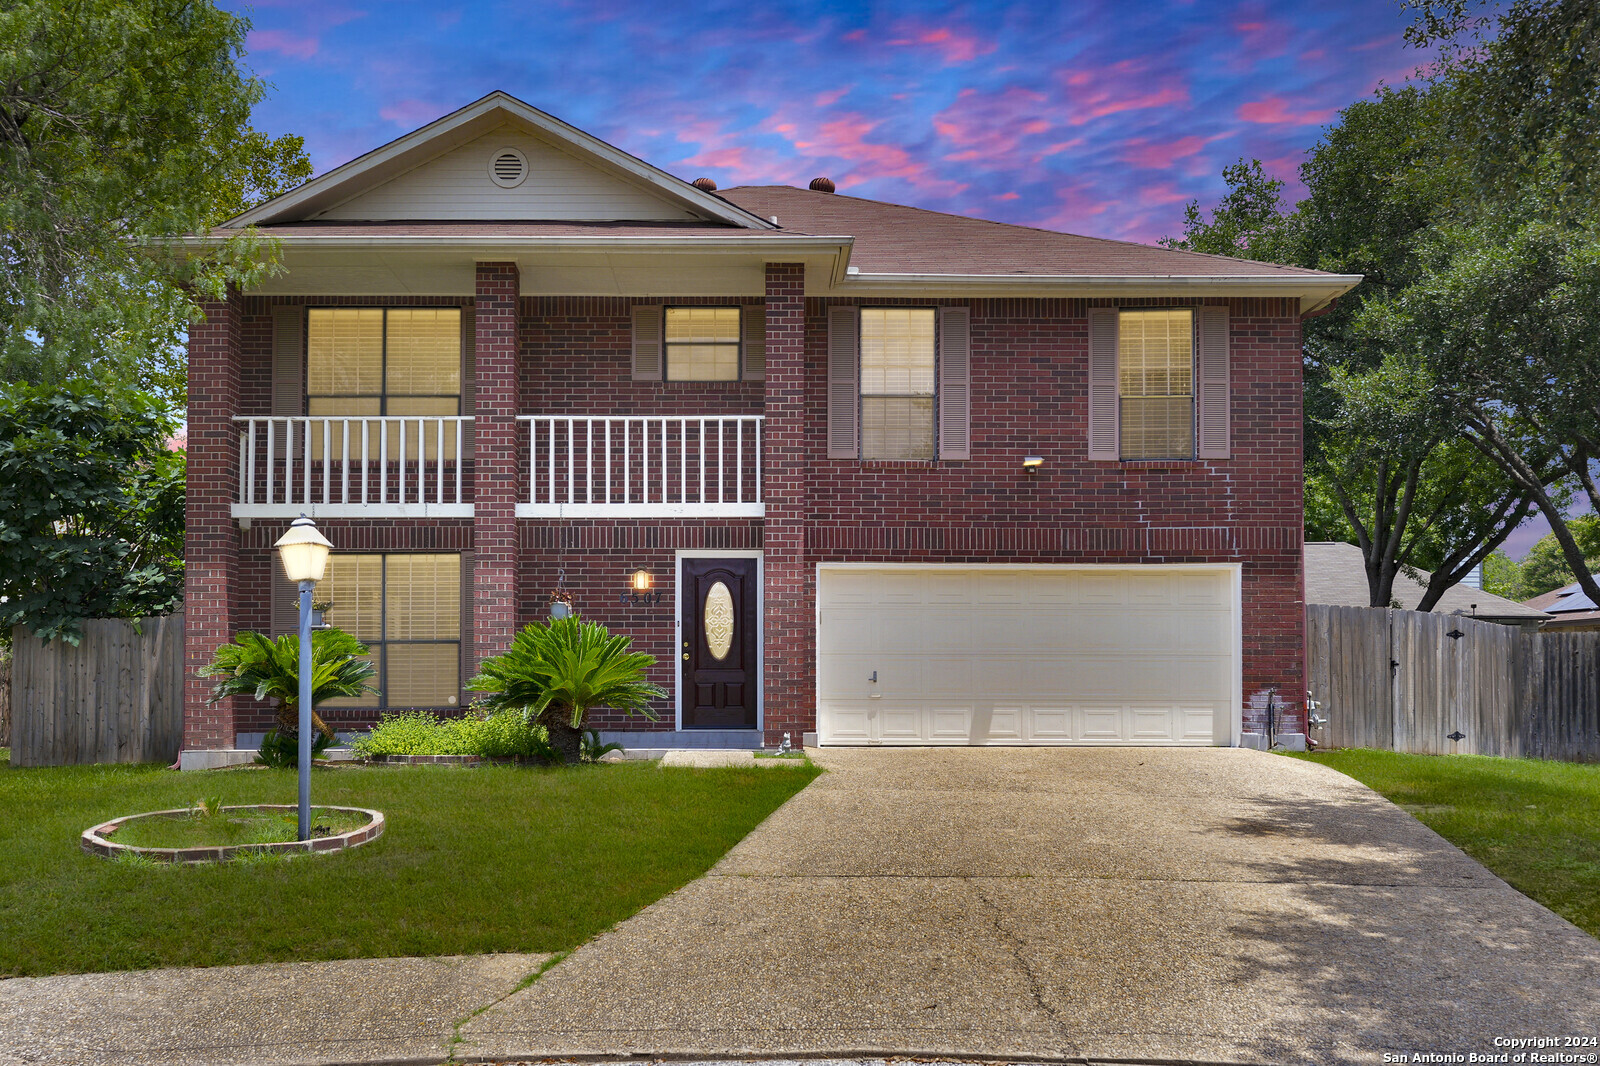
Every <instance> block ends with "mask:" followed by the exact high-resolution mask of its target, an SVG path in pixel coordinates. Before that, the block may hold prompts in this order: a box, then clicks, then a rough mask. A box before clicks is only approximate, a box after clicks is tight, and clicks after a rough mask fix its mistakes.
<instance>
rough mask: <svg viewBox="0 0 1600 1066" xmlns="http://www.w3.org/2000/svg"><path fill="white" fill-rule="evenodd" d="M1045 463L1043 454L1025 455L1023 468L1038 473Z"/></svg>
mask: <svg viewBox="0 0 1600 1066" xmlns="http://www.w3.org/2000/svg"><path fill="white" fill-rule="evenodd" d="M1043 465H1044V456H1042V455H1024V456H1023V457H1022V469H1024V470H1026V471H1027V472H1028V473H1030V474H1037V473H1038V472H1039V468H1040V467H1041V466H1043Z"/></svg>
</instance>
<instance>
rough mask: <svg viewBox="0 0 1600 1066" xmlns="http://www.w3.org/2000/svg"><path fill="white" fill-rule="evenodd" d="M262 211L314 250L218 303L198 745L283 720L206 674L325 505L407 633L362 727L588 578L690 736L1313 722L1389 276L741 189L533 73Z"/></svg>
mask: <svg viewBox="0 0 1600 1066" xmlns="http://www.w3.org/2000/svg"><path fill="white" fill-rule="evenodd" d="M246 225H254V226H257V227H259V228H260V230H261V231H262V232H264V233H267V234H270V235H272V236H273V237H275V238H277V239H278V241H279V242H281V248H282V254H283V262H284V264H285V267H286V269H285V271H284V272H283V273H281V274H279V275H278V276H276V277H273V278H271V279H269V280H268V281H267V282H266V283H264V284H263V285H262V286H261V287H260V288H259V289H257V290H255V291H253V292H249V293H243V294H239V295H236V296H233V297H232V298H230V299H228V300H226V301H222V302H216V303H213V304H210V305H208V306H207V307H206V317H205V319H204V321H202V322H199V323H196V324H195V325H194V326H193V328H192V330H191V334H190V375H189V390H190V408H189V470H190V473H189V493H188V522H189V528H188V542H187V554H188V591H187V615H188V630H187V636H186V640H187V642H188V647H187V660H186V661H187V666H188V669H189V671H190V674H191V680H190V681H189V683H188V689H187V704H186V724H185V747H186V749H188V750H190V751H199V750H201V749H208V748H229V747H233V746H234V745H235V744H236V743H239V742H240V741H243V742H244V743H246V744H248V743H249V742H250V740H251V739H252V734H255V735H259V733H260V732H261V731H262V730H263V729H265V728H268V721H269V720H268V717H267V714H266V712H265V710H264V709H263V708H262V706H261V705H258V704H254V703H252V702H250V701H247V700H232V701H226V702H224V703H221V704H217V705H210V704H207V703H206V702H205V696H206V694H207V685H206V683H205V682H203V681H201V680H199V679H196V678H193V677H192V675H193V672H194V671H195V670H196V669H198V668H199V667H200V666H201V665H202V664H203V663H204V662H206V661H207V659H208V658H209V656H210V654H211V652H212V650H213V649H214V648H215V647H216V646H217V645H218V644H220V643H222V642H224V641H226V640H227V639H229V638H230V636H231V634H232V633H234V632H235V631H237V630H241V629H260V630H271V631H288V630H290V629H292V627H293V625H294V615H293V613H292V611H291V610H290V604H291V602H292V591H291V590H289V589H288V588H287V587H286V586H285V584H284V583H283V582H282V580H281V575H280V574H279V572H278V570H277V567H276V564H275V560H274V556H273V553H272V549H271V545H272V543H273V541H274V540H275V539H276V538H277V537H278V536H279V534H280V533H281V532H282V530H283V529H284V527H285V526H286V525H287V524H288V522H289V521H290V520H291V519H292V518H294V517H295V516H296V515H298V514H300V513H302V512H304V513H307V514H310V515H312V516H313V517H315V518H316V520H317V522H318V525H319V526H320V527H321V528H322V529H323V530H324V531H325V532H326V533H327V535H328V536H329V537H330V538H331V539H332V540H333V542H334V544H335V546H336V550H335V554H334V557H333V560H332V562H331V564H330V571H329V576H328V578H327V580H326V581H325V582H324V584H323V586H322V587H321V588H319V598H328V599H331V600H332V601H334V607H333V609H332V613H331V618H332V620H333V621H334V622H335V623H336V624H338V625H340V626H342V627H343V628H346V629H349V630H351V631H353V632H355V633H356V634H357V635H358V636H360V637H362V638H363V639H365V640H368V641H369V642H370V643H371V644H372V647H373V655H374V658H375V660H376V662H377V663H378V667H379V681H380V686H381V688H382V690H383V691H382V695H381V697H378V698H375V699H372V700H367V701H362V703H361V705H359V706H335V707H328V708H325V709H324V710H323V713H324V714H325V715H326V716H327V717H328V719H329V720H330V722H332V723H333V724H335V725H336V726H338V727H341V728H346V729H354V728H359V727H361V726H363V725H365V724H368V723H370V722H371V721H373V720H374V719H375V718H376V716H377V715H378V714H379V713H381V711H382V710H384V709H396V708H409V707H426V708H434V709H444V710H448V709H451V708H458V707H460V706H461V705H462V704H463V702H464V701H465V700H466V699H468V698H469V694H468V693H466V692H464V691H463V689H462V686H463V684H464V682H465V680H466V679H467V678H468V677H469V676H470V675H471V673H472V672H473V670H474V669H475V666H476V664H477V662H478V661H479V660H481V659H482V658H483V657H485V656H487V655H490V654H493V653H495V652H497V651H499V650H500V649H502V648H503V647H504V646H505V645H506V643H507V642H508V640H509V639H510V637H511V635H512V634H513V632H514V631H515V630H516V629H517V628H518V627H520V626H522V625H524V624H526V623H528V622H530V621H533V620H535V619H541V618H545V617H548V615H549V611H550V600H551V594H552V592H553V591H554V590H556V589H557V588H558V587H559V588H561V589H563V590H565V591H566V592H568V593H569V594H570V595H571V597H572V599H573V600H574V603H575V606H576V608H577V610H578V611H579V612H580V613H581V615H582V616H583V617H585V618H587V619H591V620H595V621H599V622H603V623H605V624H606V625H607V626H609V627H610V628H611V629H612V630H613V631H619V632H623V633H627V634H629V635H631V636H632V637H633V638H634V641H635V645H636V647H638V648H639V649H641V650H644V651H647V652H649V653H651V654H653V655H655V656H656V658H657V660H658V665H657V667H656V669H655V675H654V679H655V680H656V681H657V682H658V683H660V684H661V685H662V686H663V687H664V688H665V689H667V691H668V692H670V693H671V698H670V700H668V701H666V702H665V703H664V704H663V705H662V706H661V707H660V708H659V712H660V720H659V722H657V723H654V724H653V725H652V724H650V723H642V722H638V721H634V722H622V721H605V722H604V723H603V725H604V727H605V728H607V729H614V730H616V729H625V730H631V731H641V730H654V731H657V737H656V739H654V740H653V741H651V743H661V744H676V745H695V744H708V745H748V746H760V745H762V744H766V745H769V746H770V745H774V744H776V743H778V741H779V739H780V738H781V736H782V735H783V734H785V733H787V734H789V735H790V736H791V738H792V739H793V740H794V741H795V742H799V741H800V740H801V738H802V736H806V737H807V738H808V739H810V738H811V735H813V734H815V735H816V738H817V740H819V741H820V743H822V744H863V743H869V744H870V743H882V744H974V743H990V744H1061V743H1107V744H1236V743H1240V742H1241V738H1242V737H1243V736H1244V735H1245V734H1248V733H1256V732H1260V731H1261V730H1262V728H1263V726H1264V720H1265V716H1266V713H1267V707H1268V704H1269V703H1270V704H1271V705H1272V707H1273V708H1274V711H1275V713H1276V715H1277V716H1278V722H1279V729H1280V730H1281V731H1283V732H1296V731H1299V730H1300V729H1301V728H1302V727H1301V725H1300V723H1301V721H1302V719H1303V713H1304V700H1303V694H1304V691H1305V686H1304V682H1303V630H1304V623H1303V608H1302V602H1301V601H1302V593H1301V586H1302V578H1301V517H1302V516H1301V464H1300V460H1301V405H1300V320H1301V318H1302V316H1304V315H1306V314H1308V313H1311V312H1313V311H1315V310H1317V309H1318V308H1321V307H1324V306H1326V305H1327V304H1328V303H1329V302H1330V301H1331V300H1333V299H1334V298H1335V297H1336V296H1337V295H1338V294H1340V293H1342V292H1344V291H1346V290H1348V289H1349V288H1350V287H1351V286H1352V285H1353V283H1354V281H1355V280H1357V279H1353V278H1348V277H1342V276H1335V275H1329V274H1323V273H1318V272H1315V271H1307V270H1299V269H1292V268H1287V267H1279V266H1272V265H1267V264H1261V263H1251V262H1242V261H1237V260H1231V259H1226V258H1220V257H1215V256H1206V255H1198V254H1192V253H1187V252H1179V251H1172V250H1167V249H1161V248H1153V247H1147V246H1142V245H1136V244H1128V243H1122V242H1116V241H1108V240H1099V239H1092V238H1086V237H1077V236H1071V235H1067V234H1062V233H1055V232H1049V231H1042V230H1034V229H1028V228H1024V227H1017V226H1009V225H1002V224H998V223H991V222H985V221H980V220H976V219H970V218H962V217H956V216H950V215H942V214H937V213H933V212H927V211H921V210H917V209H913V208H908V207H902V206H898V205H894V204H887V203H879V202H874V201H870V200H862V199H855V198H851V197H847V196H843V195H838V194H835V193H834V192H833V191H832V186H831V183H828V182H826V181H819V182H814V183H813V186H812V188H811V189H797V188H789V187H784V186H774V187H752V188H736V189H729V190H726V191H722V192H717V191H715V190H714V186H712V185H711V183H709V182H705V181H700V182H697V183H695V184H693V185H691V184H688V183H685V182H683V181H681V180H679V179H677V178H674V177H672V176H670V175H668V174H665V173H663V172H662V171H659V170H657V169H655V168H653V167H651V166H649V165H648V164H646V163H644V162H641V161H640V160H638V159H635V158H633V157H631V156H628V155H627V154H625V153H623V152H621V151H619V150H617V149H615V148H613V147H611V146H610V145H607V144H605V143H603V142H601V141H599V140H597V139H595V138H593V137H590V136H588V135H586V134H584V133H582V132H581V131H578V130H575V129H573V128H571V127H569V126H566V125H565V124H563V123H561V122H559V121H557V120H555V119H553V118H551V117H550V116H548V115H545V114H543V113H541V112H539V111H536V110H535V109H533V108H531V107H529V106H527V105H525V104H523V103H521V102H520V101H517V100H515V99H513V98H511V97H509V96H506V95H504V94H501V93H496V94H492V95H491V96H488V97H486V98H484V99H483V100H480V101H478V102H477V103H474V104H472V105H470V106H468V107H466V108H464V109H462V110H461V111H458V112H456V113H454V114H452V115H449V116H446V117H445V118H442V119H440V120H439V121H437V122H435V123H433V124H431V125H429V126H427V127H424V128H423V129H421V130H418V131H416V132H415V133H412V134H410V135H408V136H406V137H403V138H401V139H399V140H397V141H395V142H393V143H391V144H388V145H386V146H384V147H382V148H380V149H377V150H376V151H373V152H371V153H369V154H367V155H365V156H362V157H361V158H359V159H357V160H355V161H353V162H351V163H348V164H346V165H345V166H342V167H340V168H338V169H336V170H334V171H331V172H329V173H327V174H325V175H323V176H321V177H318V178H316V179H314V180H312V181H310V182H307V183H306V184H305V185H303V186H301V187H300V188H299V189H297V190H295V191H293V192H290V193H287V194H285V195H283V196H280V197H278V198H277V199H274V200H272V201H270V202H268V203H266V204H263V205H261V206H259V207H257V208H255V209H254V210H252V211H250V212H248V213H247V214H245V215H243V216H241V217H240V218H238V219H236V220H234V221H233V222H232V223H230V228H234V227H240V226H246ZM225 232H226V231H224V234H223V235H225ZM205 239H212V238H200V240H205ZM635 742H636V743H637V742H638V741H637V740H636V741H635Z"/></svg>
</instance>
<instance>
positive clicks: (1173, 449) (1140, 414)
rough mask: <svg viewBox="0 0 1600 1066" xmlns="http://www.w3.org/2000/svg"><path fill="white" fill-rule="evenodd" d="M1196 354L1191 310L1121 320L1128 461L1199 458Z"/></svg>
mask: <svg viewBox="0 0 1600 1066" xmlns="http://www.w3.org/2000/svg"><path fill="white" fill-rule="evenodd" d="M1194 349H1195V344H1194V312H1193V311H1191V310H1189V309H1188V308H1176V309H1164V310H1155V311H1123V312H1121V314H1120V315H1119V316H1118V321H1117V368H1118V374H1117V376H1118V401H1119V404H1120V412H1119V413H1120V421H1121V450H1122V458H1124V459H1193V458H1194Z"/></svg>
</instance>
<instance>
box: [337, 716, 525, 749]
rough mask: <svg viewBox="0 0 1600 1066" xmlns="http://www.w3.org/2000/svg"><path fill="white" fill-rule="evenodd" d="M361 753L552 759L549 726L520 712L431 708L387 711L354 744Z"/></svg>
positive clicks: (352, 745)
mask: <svg viewBox="0 0 1600 1066" xmlns="http://www.w3.org/2000/svg"><path fill="white" fill-rule="evenodd" d="M350 746H351V747H352V748H353V749H354V750H355V752H356V754H358V755H361V756H364V757H371V756H374V755H479V756H483V757H486V758H502V757H507V756H522V757H524V758H535V759H543V760H546V761H553V760H554V759H555V757H556V753H555V751H554V749H552V748H551V747H550V737H549V734H548V733H547V732H546V731H545V728H544V726H542V725H539V724H538V723H537V722H535V721H533V720H532V716H531V715H527V714H524V713H522V712H520V711H514V710H503V711H495V712H493V713H491V714H484V713H482V712H477V713H473V714H469V715H467V716H466V717H464V718H445V719H439V718H436V717H435V716H433V715H431V714H429V713H428V712H427V711H404V712H401V713H398V714H386V715H384V716H383V717H382V718H380V719H379V721H378V724H377V725H376V726H374V727H373V728H372V731H371V732H370V733H367V734H365V735H364V736H360V737H357V738H356V739H355V740H354V741H352V742H351V745H350Z"/></svg>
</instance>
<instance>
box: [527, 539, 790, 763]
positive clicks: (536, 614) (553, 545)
mask: <svg viewBox="0 0 1600 1066" xmlns="http://www.w3.org/2000/svg"><path fill="white" fill-rule="evenodd" d="M518 526H519V529H518V533H519V534H520V536H519V540H520V543H521V562H520V565H519V579H518V584H519V586H520V587H521V589H522V590H523V594H522V598H521V601H520V603H519V605H518V611H517V624H518V625H519V626H523V625H527V624H528V623H529V622H537V621H543V620H546V619H548V618H549V617H550V612H549V594H550V592H551V590H553V589H554V588H555V587H556V582H557V578H558V576H559V574H560V573H561V571H565V572H566V580H565V582H564V587H565V588H566V590H567V591H568V592H569V593H571V594H572V597H573V601H574V604H575V605H576V606H577V608H578V611H579V612H580V613H581V615H582V616H583V618H584V619H585V620H586V621H590V622H599V623H600V624H601V625H604V626H605V627H606V628H607V629H609V630H610V631H611V632H613V633H623V634H626V635H627V636H629V637H631V638H632V639H633V650H634V651H640V652H644V653H646V654H647V655H652V656H654V657H655V659H656V665H655V667H654V669H652V670H651V672H650V680H652V681H654V682H655V683H656V684H658V685H660V686H661V687H662V688H664V689H666V690H667V692H668V693H671V694H672V696H670V697H669V698H668V699H666V700H662V701H660V702H659V703H658V704H656V705H655V712H656V716H657V718H656V721H654V722H651V721H649V720H647V719H643V718H628V717H627V716H625V715H622V714H617V713H605V712H602V713H601V714H599V715H596V716H595V718H594V724H595V727H596V728H598V729H625V730H668V729H672V728H673V726H674V719H675V707H674V700H675V698H676V690H675V687H674V676H675V674H674V656H676V655H677V636H676V631H675V629H674V620H675V615H674V607H673V605H674V603H675V602H676V596H677V594H678V587H677V562H676V560H677V552H678V551H679V550H680V549H685V550H687V549H718V550H727V551H735V550H738V551H747V550H750V549H759V548H760V547H761V539H762V529H761V526H762V524H761V522H760V521H759V520H754V519H750V520H743V521H740V520H730V519H713V520H709V521H703V522H701V521H670V522H581V523H578V522H547V521H523V522H519V523H518ZM641 568H643V569H646V570H649V571H650V574H651V577H652V579H653V584H654V589H653V591H655V592H658V593H660V596H659V598H655V597H652V600H651V602H650V603H636V602H631V601H630V602H624V599H623V597H624V593H625V592H627V591H628V587H629V586H628V581H629V578H630V577H631V576H632V574H633V572H634V571H635V570H639V569H641ZM796 739H798V738H796Z"/></svg>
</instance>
